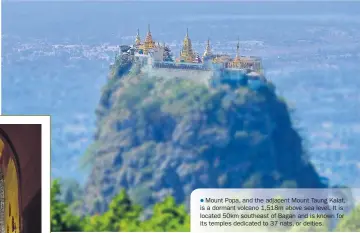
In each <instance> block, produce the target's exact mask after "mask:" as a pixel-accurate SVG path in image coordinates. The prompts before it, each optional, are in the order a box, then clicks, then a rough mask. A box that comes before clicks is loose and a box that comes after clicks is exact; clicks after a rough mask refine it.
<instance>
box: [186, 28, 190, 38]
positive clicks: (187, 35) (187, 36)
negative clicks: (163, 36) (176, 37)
mask: <svg viewBox="0 0 360 233" xmlns="http://www.w3.org/2000/svg"><path fill="white" fill-rule="evenodd" d="M186 38H189V28H186Z"/></svg>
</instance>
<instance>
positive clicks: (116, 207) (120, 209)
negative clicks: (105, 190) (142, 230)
mask: <svg viewBox="0 0 360 233" xmlns="http://www.w3.org/2000/svg"><path fill="white" fill-rule="evenodd" d="M141 211H142V208H141V207H140V206H138V205H134V204H133V203H132V202H131V200H130V198H129V196H128V194H127V193H126V191H125V190H122V191H121V192H120V193H119V194H118V195H117V196H115V197H114V198H113V200H112V201H111V202H110V204H109V210H107V211H106V212H105V213H104V214H103V215H95V216H92V217H90V218H89V219H88V221H87V223H88V224H87V225H86V226H85V229H84V230H85V231H137V230H138V228H139V225H140V220H139V216H140V214H141Z"/></svg>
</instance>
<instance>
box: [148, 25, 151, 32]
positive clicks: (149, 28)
mask: <svg viewBox="0 0 360 233" xmlns="http://www.w3.org/2000/svg"><path fill="white" fill-rule="evenodd" d="M148 33H149V34H150V33H151V32H150V24H148Z"/></svg>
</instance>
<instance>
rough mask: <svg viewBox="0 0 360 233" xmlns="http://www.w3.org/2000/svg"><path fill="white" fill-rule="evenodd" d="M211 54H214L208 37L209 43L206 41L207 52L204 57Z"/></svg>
mask: <svg viewBox="0 0 360 233" xmlns="http://www.w3.org/2000/svg"><path fill="white" fill-rule="evenodd" d="M211 55H212V52H211V46H210V39H209V38H208V40H207V43H206V48H205V52H204V57H207V56H211Z"/></svg>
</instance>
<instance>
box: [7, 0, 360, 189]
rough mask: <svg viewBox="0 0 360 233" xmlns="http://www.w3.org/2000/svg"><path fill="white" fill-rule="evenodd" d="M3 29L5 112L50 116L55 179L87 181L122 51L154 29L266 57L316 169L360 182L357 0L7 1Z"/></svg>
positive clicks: (174, 43)
mask: <svg viewBox="0 0 360 233" xmlns="http://www.w3.org/2000/svg"><path fill="white" fill-rule="evenodd" d="M2 7H3V9H2V10H3V25H2V52H3V54H2V58H3V61H2V62H3V64H2V65H3V68H2V72H3V73H2V88H3V90H2V102H3V103H2V107H3V109H2V112H3V113H4V114H51V115H52V116H53V117H52V137H53V138H52V164H51V166H52V174H53V175H54V176H58V177H59V176H62V177H73V178H76V179H78V180H83V178H84V175H85V174H86V172H83V171H81V172H80V171H79V169H78V160H79V158H80V157H81V155H83V154H84V153H85V150H86V148H87V147H88V145H89V144H90V143H91V141H92V137H93V133H94V128H95V108H96V106H97V104H98V101H99V98H100V93H101V88H102V87H103V86H104V85H105V82H106V76H107V73H108V65H109V63H111V62H112V60H113V57H114V51H116V50H117V48H116V46H117V45H119V44H125V43H132V41H133V40H134V35H135V34H136V29H137V28H140V32H141V35H142V37H144V34H145V31H146V28H147V24H148V23H150V24H151V30H152V33H153V36H154V38H155V39H156V40H160V41H165V42H166V43H167V44H169V45H170V46H171V48H172V49H173V50H174V51H175V54H178V51H179V49H180V46H181V41H182V39H183V37H184V35H185V31H186V28H187V27H188V28H189V33H190V37H191V39H192V40H193V44H194V47H195V48H196V50H198V51H199V52H200V53H202V52H203V49H204V42H205V40H206V39H207V38H208V37H210V39H211V42H212V44H213V47H214V50H215V51H223V52H229V53H232V54H233V53H234V52H235V45H236V40H237V38H238V37H240V44H241V49H242V50H241V52H242V53H243V54H247V55H257V56H262V57H263V60H264V67H265V71H266V76H267V78H269V79H271V80H272V81H273V82H274V83H275V84H276V86H277V90H278V94H279V95H281V96H284V97H285V98H286V99H287V101H288V102H289V104H290V105H291V106H293V107H294V108H295V109H296V110H295V112H294V114H293V116H292V119H293V121H294V124H295V126H296V127H297V128H299V129H300V130H301V134H302V136H303V137H304V138H306V146H307V147H308V150H309V154H310V156H311V160H312V161H313V163H314V164H315V167H316V169H317V171H318V172H319V173H320V174H321V175H322V176H326V177H328V178H330V179H331V182H332V183H335V184H346V185H354V186H359V185H360V179H359V178H358V177H360V156H359V153H358V151H359V149H360V137H359V134H360V120H359V119H360V118H359V116H360V110H359V108H358V105H359V104H358V103H359V100H360V94H359V92H358V88H359V86H360V79H359V77H358V76H359V72H360V66H359V64H360V40H359V38H360V3H359V2H316V3H311V2H302V3H299V2H276V3H275V2H269V3H259V2H254V3H214V2H208V3H189V2H186V3H184V2H182V3H179V2H171V3H166V2H157V3H153V2H137V3H131V2H126V3H124V2H107V3H100V2H88V3H85V2H51V3H50V2H32V3H30V2H13V3H10V2H7V3H3V4H2Z"/></svg>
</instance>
